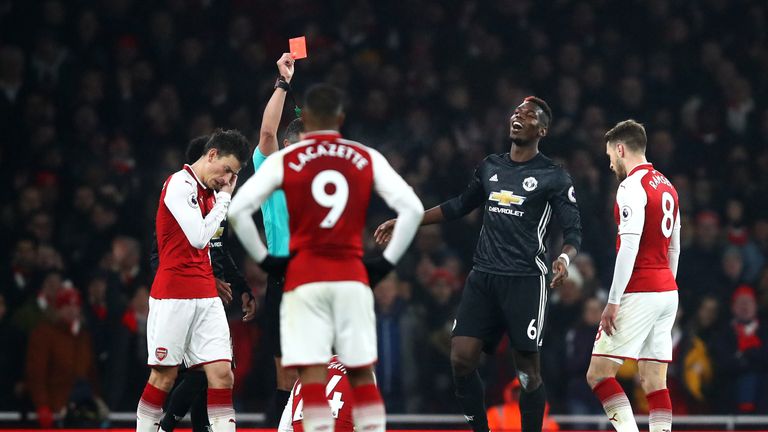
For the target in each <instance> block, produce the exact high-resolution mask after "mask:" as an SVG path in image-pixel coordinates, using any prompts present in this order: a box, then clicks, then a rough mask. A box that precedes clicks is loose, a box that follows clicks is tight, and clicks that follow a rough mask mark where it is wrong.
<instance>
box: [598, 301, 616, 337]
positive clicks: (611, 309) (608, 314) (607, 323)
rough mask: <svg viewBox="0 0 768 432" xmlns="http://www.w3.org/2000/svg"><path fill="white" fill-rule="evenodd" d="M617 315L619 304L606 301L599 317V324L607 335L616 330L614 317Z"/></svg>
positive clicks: (611, 334)
mask: <svg viewBox="0 0 768 432" xmlns="http://www.w3.org/2000/svg"><path fill="white" fill-rule="evenodd" d="M618 315H619V305H617V304H613V303H608V304H607V305H605V309H603V315H602V316H601V317H600V326H601V327H602V328H603V331H604V332H605V334H607V335H608V336H613V332H615V331H616V317H617V316H618Z"/></svg>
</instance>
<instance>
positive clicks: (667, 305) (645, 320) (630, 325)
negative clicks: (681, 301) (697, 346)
mask: <svg viewBox="0 0 768 432" xmlns="http://www.w3.org/2000/svg"><path fill="white" fill-rule="evenodd" d="M676 315H677V291H665V292H641V293H629V294H624V295H623V296H621V306H620V307H619V314H618V316H617V318H616V331H615V332H614V333H613V336H608V335H607V334H606V333H605V332H604V331H603V329H602V328H600V329H598V330H597V337H596V338H595V346H594V348H592V355H594V356H601V357H607V358H610V359H612V360H614V361H616V362H618V363H623V362H624V360H625V359H634V360H655V361H659V362H667V363H668V362H671V361H672V326H673V325H674V324H675V317H676Z"/></svg>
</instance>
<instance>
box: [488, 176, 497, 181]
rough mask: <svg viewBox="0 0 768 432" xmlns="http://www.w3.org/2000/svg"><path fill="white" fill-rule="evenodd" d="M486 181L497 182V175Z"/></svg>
mask: <svg viewBox="0 0 768 432" xmlns="http://www.w3.org/2000/svg"><path fill="white" fill-rule="evenodd" d="M488 181H495V182H497V181H499V176H498V175H497V174H494V175H493V176H492V177H491V178H489V179H488Z"/></svg>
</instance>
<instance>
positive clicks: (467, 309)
mask: <svg viewBox="0 0 768 432" xmlns="http://www.w3.org/2000/svg"><path fill="white" fill-rule="evenodd" d="M551 121H552V111H551V110H550V108H549V106H548V105H547V103H546V102H544V101H543V100H542V99H539V98H537V97H533V96H530V97H527V98H525V99H524V100H523V102H522V103H521V104H520V105H519V106H518V107H517V108H515V111H514V113H513V114H512V117H511V118H510V130H509V136H510V138H511V140H512V146H511V149H510V151H509V153H503V154H493V155H490V156H488V157H486V158H485V160H483V162H482V163H481V164H480V166H478V167H477V169H476V170H475V173H474V176H473V178H472V180H471V181H470V183H469V185H468V186H467V189H466V190H465V191H464V192H463V193H462V194H460V195H458V196H456V197H454V198H452V199H450V200H448V201H446V202H444V203H442V204H440V205H438V206H436V207H433V208H431V209H429V210H427V211H426V212H425V213H424V219H423V221H422V225H429V224H434V223H439V222H443V221H450V220H453V219H457V218H459V217H461V216H464V215H466V214H468V213H469V212H471V211H472V210H474V209H476V208H478V207H480V206H482V207H483V228H482V230H481V232H480V238H479V239H478V242H477V249H476V250H475V255H474V260H473V261H474V265H473V268H472V271H471V272H470V273H469V276H468V277H467V281H466V284H465V287H464V291H463V293H462V298H461V303H460V304H459V310H458V313H457V317H456V321H455V322H454V328H453V337H452V339H451V368H452V370H453V376H454V383H455V385H456V396H457V398H458V399H459V402H460V404H461V406H462V409H463V411H464V415H465V417H466V419H467V422H468V423H469V424H470V426H471V427H472V429H473V430H474V431H477V432H487V431H488V420H487V418H486V411H485V401H484V390H483V383H482V381H481V380H480V375H479V373H478V371H477V367H478V365H479V362H480V355H481V352H482V351H485V352H487V353H491V352H493V350H494V349H495V347H496V345H497V344H498V342H499V341H500V340H501V337H502V336H503V335H504V333H506V334H507V336H508V337H509V340H510V342H511V346H512V349H513V356H514V362H515V367H516V368H517V373H518V377H519V378H520V383H521V386H522V389H523V392H522V394H521V395H520V412H521V415H522V429H523V431H524V432H531V431H536V432H538V431H541V425H542V419H543V416H544V406H545V402H546V396H545V393H544V386H543V384H542V381H541V372H540V361H539V346H541V342H542V330H543V327H544V319H545V311H546V305H547V291H548V287H547V283H546V279H547V274H548V266H547V265H546V264H545V259H546V258H545V253H546V246H545V245H546V241H547V231H548V230H547V228H548V226H549V222H550V220H551V216H552V214H553V213H554V214H555V215H556V216H557V218H558V220H559V221H560V223H561V225H562V228H563V235H564V246H563V250H562V254H560V256H559V257H558V258H557V259H555V261H554V262H553V263H552V271H553V272H554V277H553V278H552V280H551V282H550V283H549V286H550V287H557V286H559V285H560V284H562V282H563V280H564V279H565V278H567V277H568V265H569V263H570V261H571V260H572V259H573V258H574V257H575V256H576V253H577V250H578V248H579V246H580V244H581V221H580V217H579V209H578V207H577V206H576V195H575V193H574V190H573V186H572V183H571V178H570V176H569V175H568V173H566V171H565V170H564V169H563V168H562V167H561V166H558V165H556V164H555V163H554V162H553V161H552V160H551V159H549V158H547V157H546V156H544V155H543V154H541V153H539V140H541V139H542V138H543V137H545V136H546V135H547V129H548V127H549V125H550V122H551ZM395 222H396V220H395V219H392V220H388V221H386V222H384V223H383V224H381V225H380V226H379V227H378V228H377V229H376V232H375V234H374V236H375V238H376V241H377V242H378V243H379V244H385V243H386V242H388V241H389V239H390V237H391V235H392V230H393V228H394V226H395Z"/></svg>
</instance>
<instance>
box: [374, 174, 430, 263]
mask: <svg viewBox="0 0 768 432" xmlns="http://www.w3.org/2000/svg"><path fill="white" fill-rule="evenodd" d="M393 204H394V205H393V207H394V210H395V211H396V212H397V224H395V228H394V231H393V232H392V240H390V242H389V245H387V247H386V249H384V252H383V255H384V258H385V259H386V260H387V261H389V262H390V263H392V264H395V263H397V261H399V260H400V257H402V256H403V254H404V253H405V250H406V249H408V245H410V244H411V241H412V240H413V237H414V236H415V235H416V230H417V229H418V228H419V223H420V222H421V221H422V217H423V215H424V206H423V205H422V204H421V201H420V200H419V198H418V197H417V196H416V194H415V193H414V192H413V190H412V189H410V188H408V192H407V193H405V194H403V195H402V196H401V197H400V199H398V200H397V202H396V203H393Z"/></svg>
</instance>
